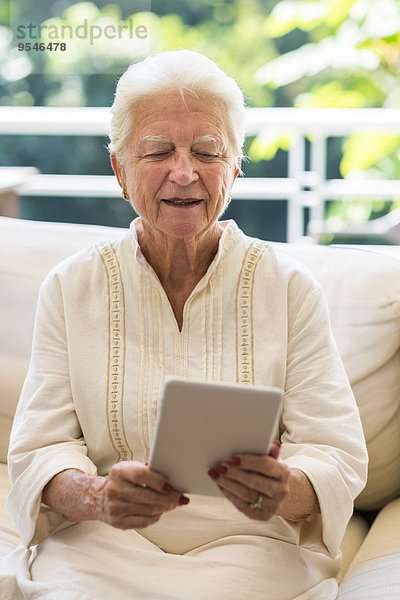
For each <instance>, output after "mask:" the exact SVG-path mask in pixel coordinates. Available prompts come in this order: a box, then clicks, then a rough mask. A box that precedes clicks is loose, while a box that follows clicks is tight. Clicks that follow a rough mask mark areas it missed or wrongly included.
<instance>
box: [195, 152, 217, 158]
mask: <svg viewBox="0 0 400 600" xmlns="http://www.w3.org/2000/svg"><path fill="white" fill-rule="evenodd" d="M194 154H195V155H196V156H199V157H200V158H205V159H212V158H217V154H210V153H209V152H194Z"/></svg>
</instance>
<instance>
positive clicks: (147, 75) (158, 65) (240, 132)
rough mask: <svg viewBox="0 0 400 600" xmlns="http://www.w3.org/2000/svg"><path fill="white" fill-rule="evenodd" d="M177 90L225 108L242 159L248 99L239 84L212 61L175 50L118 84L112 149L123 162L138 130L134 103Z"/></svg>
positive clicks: (236, 151) (230, 135) (150, 59)
mask: <svg viewBox="0 0 400 600" xmlns="http://www.w3.org/2000/svg"><path fill="white" fill-rule="evenodd" d="M173 90H177V91H179V92H180V94H181V95H182V98H184V92H185V91H186V92H189V93H193V94H201V95H207V96H208V95H209V96H211V97H215V98H216V99H218V100H219V101H222V103H223V104H224V106H225V109H226V116H227V125H228V132H227V135H228V139H229V142H230V144H231V149H232V151H233V154H234V156H235V157H241V156H242V146H243V142H244V137H245V127H244V120H245V112H244V108H245V106H244V98H243V94H242V91H241V90H240V88H239V86H238V84H237V83H236V81H235V80H234V79H233V78H232V77H229V76H228V75H226V73H224V71H222V70H221V69H220V68H219V67H218V66H217V65H216V63H215V62H214V61H212V60H211V59H210V58H208V57H206V56H204V55H203V54H199V53H198V52H193V51H191V50H172V51H169V52H161V53H159V54H154V55H151V56H148V57H147V58H145V59H144V60H142V61H141V62H138V63H135V64H132V65H130V67H128V69H127V70H126V71H125V73H123V75H122V76H121V78H120V79H119V81H118V84H117V89H116V92H115V98H114V103H113V105H112V107H111V112H112V120H111V132H110V143H109V145H108V148H109V150H110V152H114V153H115V154H116V156H117V158H118V160H120V161H123V159H124V150H125V147H126V143H127V139H128V137H129V135H130V133H131V131H132V127H133V126H134V111H133V110H132V108H133V105H134V103H135V102H136V101H137V100H140V99H141V98H144V97H148V96H151V95H153V94H157V93H160V92H164V93H165V92H169V91H173Z"/></svg>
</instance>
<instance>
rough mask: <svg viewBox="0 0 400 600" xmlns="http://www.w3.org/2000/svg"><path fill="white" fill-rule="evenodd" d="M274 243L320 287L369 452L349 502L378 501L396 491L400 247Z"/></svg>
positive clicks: (399, 477) (399, 474)
mask: <svg viewBox="0 0 400 600" xmlns="http://www.w3.org/2000/svg"><path fill="white" fill-rule="evenodd" d="M277 246H279V248H280V249H281V250H282V251H284V252H286V253H289V254H291V255H292V256H294V257H295V258H297V259H299V260H301V261H302V262H303V263H304V264H306V265H307V266H308V267H309V268H310V269H311V271H312V272H313V273H314V275H315V276H316V278H317V279H318V280H319V281H320V283H321V285H322V287H323V289H324V292H325V295H326V298H327V302H328V306H329V311H330V315H331V321H332V328H333V332H334V335H335V338H336V341H337V344H338V348H339V351H340V354H341V357H342V359H343V363H344V366H345V369H346V372H347V375H348V377H349V380H350V383H351V385H352V388H353V392H354V395H355V398H356V401H357V404H358V406H359V409H360V414H361V419H362V422H363V427H364V432H365V437H366V440H367V445H368V452H369V457H370V465H369V475H368V483H367V486H366V487H365V489H364V490H363V492H362V493H361V494H360V496H359V497H358V499H357V501H356V507H358V508H360V509H368V510H371V509H376V508H379V507H381V506H383V505H384V504H385V503H386V502H387V501H388V500H390V499H392V498H394V497H396V496H398V495H399V493H400V352H399V346H400V249H398V250H397V255H396V253H395V251H394V249H393V248H390V249H388V250H386V249H385V248H382V247H380V246H376V247H373V248H371V247H368V248H364V249H359V248H353V247H339V248H338V247H324V246H314V245H305V244H304V245H303V244H297V245H296V244H293V245H292V244H277Z"/></svg>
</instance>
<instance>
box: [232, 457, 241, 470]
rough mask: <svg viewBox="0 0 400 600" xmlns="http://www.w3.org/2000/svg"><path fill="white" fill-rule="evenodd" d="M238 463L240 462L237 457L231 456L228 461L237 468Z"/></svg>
mask: <svg viewBox="0 0 400 600" xmlns="http://www.w3.org/2000/svg"><path fill="white" fill-rule="evenodd" d="M240 462H241V460H240V458H239V457H238V456H232V457H231V458H230V459H229V464H230V465H234V466H235V467H238V466H239V465H240Z"/></svg>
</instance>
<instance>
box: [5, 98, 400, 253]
mask: <svg viewBox="0 0 400 600" xmlns="http://www.w3.org/2000/svg"><path fill="white" fill-rule="evenodd" d="M110 118H111V115H110V111H109V110H108V109H106V108H75V107H74V108H58V107H0V135H1V134H3V135H10V134H11V135H79V136H106V135H107V134H108V131H109V127H110ZM269 127H270V128H273V129H274V130H281V131H284V132H287V133H290V134H291V136H292V139H293V142H292V144H291V147H290V149H289V151H288V163H287V164H288V167H287V177H286V178H268V177H258V178H243V179H238V180H237V181H236V183H235V186H234V189H233V193H232V197H233V198H244V199H246V198H249V199H258V200H277V199H286V200H287V201H288V218H287V240H288V241H294V240H296V239H298V238H300V237H301V236H302V235H303V231H304V208H305V207H308V208H309V209H310V217H311V219H317V220H322V219H323V215H324V204H325V202H326V200H335V199H347V198H355V197H356V198H365V199H370V198H382V199H388V200H392V199H394V198H396V197H400V182H398V181H371V180H352V179H351V180H340V179H331V180H327V178H326V167H327V139H328V138H329V137H336V136H337V137H342V136H348V135H350V134H354V133H359V132H366V131H382V132H390V133H392V134H393V133H395V134H398V135H400V109H379V108H372V109H296V108H249V109H247V111H246V133H247V135H256V134H258V133H260V132H261V131H262V130H263V129H265V128H266V129H268V128H269ZM306 139H308V140H309V143H310V161H309V164H310V167H309V169H307V168H306ZM33 166H34V165H33ZM0 177H1V173H0ZM18 191H19V193H20V194H21V195H30V196H31V195H32V196H93V197H116V196H119V195H120V189H119V187H118V184H117V182H116V181H115V178H114V177H112V176H95V175H49V174H36V175H32V176H31V177H30V178H29V179H28V180H27V181H26V182H25V183H24V184H22V185H21V186H20V188H19V190H18Z"/></svg>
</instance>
